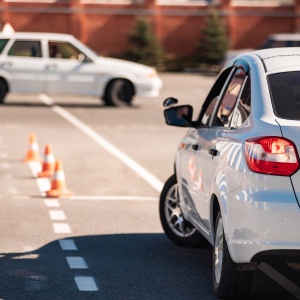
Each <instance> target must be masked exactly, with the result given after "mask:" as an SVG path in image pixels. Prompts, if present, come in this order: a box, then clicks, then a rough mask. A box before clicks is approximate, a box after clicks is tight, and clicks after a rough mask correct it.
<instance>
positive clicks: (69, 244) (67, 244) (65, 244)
mask: <svg viewBox="0 0 300 300" xmlns="http://www.w3.org/2000/svg"><path fill="white" fill-rule="evenodd" d="M58 242H59V244H60V247H61V249H62V250H72V251H77V250H78V248H77V246H76V244H75V242H74V240H72V239H65V240H59V241H58Z"/></svg>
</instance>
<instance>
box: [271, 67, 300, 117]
mask: <svg viewBox="0 0 300 300" xmlns="http://www.w3.org/2000/svg"><path fill="white" fill-rule="evenodd" d="M268 81H269V87H270V93H271V98H272V103H273V108H274V112H275V115H276V116H277V117H279V118H282V119H288V120H300V72H285V73H277V74H272V75H269V76H268Z"/></svg>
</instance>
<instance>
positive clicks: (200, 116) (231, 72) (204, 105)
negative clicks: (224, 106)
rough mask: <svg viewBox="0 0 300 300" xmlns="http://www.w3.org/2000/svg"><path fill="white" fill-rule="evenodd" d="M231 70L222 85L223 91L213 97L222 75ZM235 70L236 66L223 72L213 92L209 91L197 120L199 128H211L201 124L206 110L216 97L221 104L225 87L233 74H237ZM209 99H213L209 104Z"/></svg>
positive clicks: (212, 89)
mask: <svg viewBox="0 0 300 300" xmlns="http://www.w3.org/2000/svg"><path fill="white" fill-rule="evenodd" d="M229 69H230V72H229V74H228V75H227V77H226V80H225V81H224V83H223V84H222V82H221V84H222V89H221V91H220V93H219V94H218V95H217V96H215V97H212V95H213V94H214V92H213V91H214V89H216V85H217V84H220V83H219V82H218V80H219V79H220V78H221V76H222V74H224V72H226V71H229ZM235 69H236V67H234V66H233V67H229V68H228V69H227V70H225V71H223V72H222V73H221V74H220V75H219V77H218V79H217V81H216V82H215V84H214V86H213V87H212V88H211V90H210V91H209V94H208V95H207V97H206V99H205V101H204V103H203V106H202V108H201V110H200V113H199V116H198V119H197V122H198V126H197V127H200V126H201V127H202V126H209V124H207V125H204V124H202V123H201V121H202V118H203V116H204V113H205V112H206V110H207V109H208V107H209V105H210V103H211V102H212V101H213V100H214V99H215V98H216V97H218V98H219V99H218V101H217V102H218V103H219V101H220V95H222V93H224V86H227V84H228V80H231V78H232V76H233V73H234V72H235ZM209 98H211V99H210V101H209V102H208V100H209ZM209 123H210V122H209Z"/></svg>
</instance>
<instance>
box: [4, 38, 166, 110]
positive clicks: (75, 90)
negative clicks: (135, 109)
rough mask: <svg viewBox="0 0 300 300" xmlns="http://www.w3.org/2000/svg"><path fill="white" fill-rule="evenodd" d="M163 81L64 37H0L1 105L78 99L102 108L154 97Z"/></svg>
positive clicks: (145, 69) (149, 71) (152, 72)
mask: <svg viewBox="0 0 300 300" xmlns="http://www.w3.org/2000/svg"><path fill="white" fill-rule="evenodd" d="M161 87H162V81H161V79H160V78H159V76H158V74H157V72H156V70H155V69H154V68H151V67H148V66H145V65H142V64H137V63H134V62H129V61H125V60H120V59H113V58H107V57H103V56H99V55H97V54H96V53H95V52H94V51H92V50H91V49H89V48H88V47H87V46H85V45H84V44H82V43H81V42H80V41H78V40H77V39H76V38H75V37H73V36H72V35H68V34H57V33H26V32H19V33H18V32H15V33H0V103H4V101H5V96H6V94H7V92H18V93H48V94H53V93H56V94H82V95H91V96H97V97H100V98H102V99H103V100H104V102H105V103H106V104H107V105H120V104H127V105H128V104H130V103H131V102H132V99H133V96H134V95H137V96H145V97H156V96H158V95H159V91H160V89H161Z"/></svg>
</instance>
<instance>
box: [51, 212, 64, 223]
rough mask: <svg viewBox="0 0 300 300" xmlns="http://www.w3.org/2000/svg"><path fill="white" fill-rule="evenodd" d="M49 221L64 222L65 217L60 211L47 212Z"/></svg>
mask: <svg viewBox="0 0 300 300" xmlns="http://www.w3.org/2000/svg"><path fill="white" fill-rule="evenodd" d="M49 214H50V219H51V220H54V221H58V220H59V221H64V220H66V215H65V213H64V212H63V211H62V210H49Z"/></svg>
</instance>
